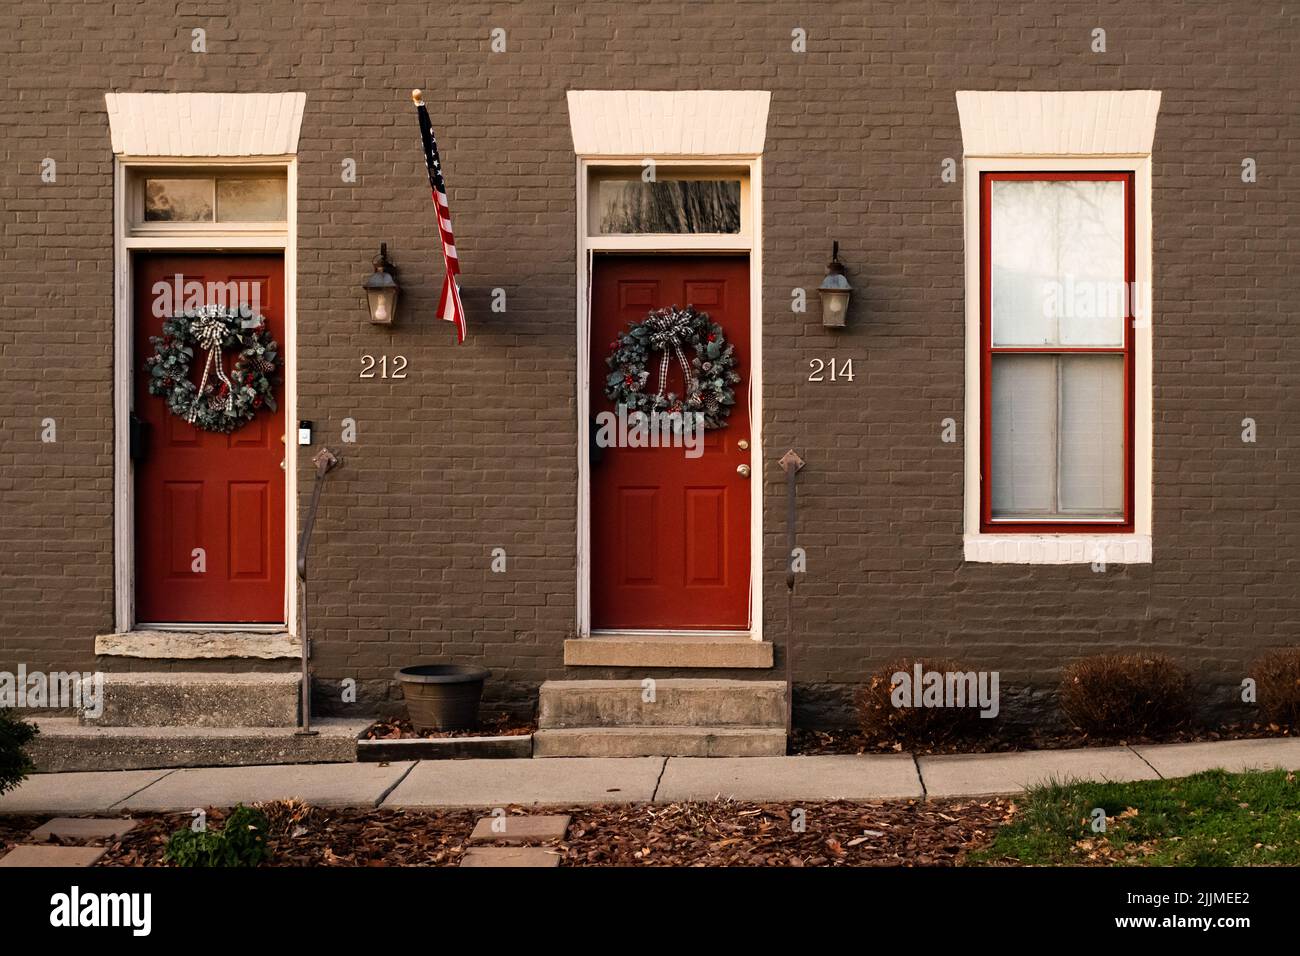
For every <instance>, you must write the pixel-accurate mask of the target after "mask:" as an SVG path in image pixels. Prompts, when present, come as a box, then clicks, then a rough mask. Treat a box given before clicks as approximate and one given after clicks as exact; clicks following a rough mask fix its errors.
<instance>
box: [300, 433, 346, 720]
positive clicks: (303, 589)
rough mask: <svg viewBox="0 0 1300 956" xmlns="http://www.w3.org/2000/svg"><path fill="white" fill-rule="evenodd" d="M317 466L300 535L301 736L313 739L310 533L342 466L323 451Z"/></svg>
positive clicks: (330, 453)
mask: <svg viewBox="0 0 1300 956" xmlns="http://www.w3.org/2000/svg"><path fill="white" fill-rule="evenodd" d="M311 460H312V463H313V464H314V465H315V466H316V484H315V485H314V486H313V487H312V490H311V505H310V507H308V509H307V520H306V521H304V522H303V525H302V531H301V532H300V533H299V534H298V582H299V583H298V599H299V602H300V603H299V607H298V638H299V641H300V642H301V644H302V704H301V707H300V710H301V718H300V720H299V727H298V731H297V732H298V734H299V735H302V736H311V735H314V734H315V733H316V731H314V730H312V729H311V663H310V661H311V638H310V637H309V636H308V633H307V548H308V547H309V546H310V545H311V533H312V531H313V530H314V529H315V527H316V510H317V509H318V508H319V507H320V494H321V491H322V490H323V488H324V487H325V476H326V475H328V474H329V473H330V472H331V471H332V470H334V469H335V468H337V467H338V466H339V465H341V464H343V461H342V459H340V458H339V457H338V456H337V455H335V454H334V452H332V451H330V450H329V449H328V448H321V450H320V451H318V452H316V454H315V455H313V456H312V459H311Z"/></svg>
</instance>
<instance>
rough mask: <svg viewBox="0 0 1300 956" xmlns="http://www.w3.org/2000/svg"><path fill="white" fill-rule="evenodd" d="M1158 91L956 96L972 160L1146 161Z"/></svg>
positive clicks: (975, 92) (964, 145)
mask: <svg viewBox="0 0 1300 956" xmlns="http://www.w3.org/2000/svg"><path fill="white" fill-rule="evenodd" d="M1159 109H1160V92H1159V90H1096V91H1086V92H1084V91H1068V92H1051V93H1046V92H1016V93H1004V92H1001V91H991V90H958V91H957V114H958V116H959V117H960V119H961V141H962V150H963V152H964V154H965V156H966V157H967V158H968V159H969V158H970V157H972V156H1150V155H1151V143H1152V140H1154V138H1155V133H1156V113H1157V112H1158V111H1159Z"/></svg>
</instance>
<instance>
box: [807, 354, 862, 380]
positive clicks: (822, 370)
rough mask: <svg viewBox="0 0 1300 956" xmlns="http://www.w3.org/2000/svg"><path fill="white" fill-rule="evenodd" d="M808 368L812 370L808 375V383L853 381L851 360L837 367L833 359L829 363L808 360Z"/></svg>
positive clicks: (819, 360) (846, 360)
mask: <svg viewBox="0 0 1300 956" xmlns="http://www.w3.org/2000/svg"><path fill="white" fill-rule="evenodd" d="M808 367H809V368H810V369H812V371H811V372H809V373H808V381H810V382H838V381H841V380H843V381H845V382H851V381H853V359H845V360H844V361H842V362H840V363H839V365H838V366H837V365H836V364H835V359H833V358H832V359H830V360H829V361H822V360H821V359H809V360H808Z"/></svg>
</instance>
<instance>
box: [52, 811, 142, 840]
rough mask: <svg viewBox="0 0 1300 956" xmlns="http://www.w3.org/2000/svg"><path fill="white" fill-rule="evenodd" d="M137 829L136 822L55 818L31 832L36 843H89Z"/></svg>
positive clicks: (97, 818) (95, 818) (88, 818)
mask: <svg viewBox="0 0 1300 956" xmlns="http://www.w3.org/2000/svg"><path fill="white" fill-rule="evenodd" d="M134 827H135V821H134V820H114V819H105V818H103V817H55V818H54V819H53V820H51V821H50V822H49V823H43V824H41V825H40V826H39V827H37V828H36V829H35V830H33V831H32V832H31V839H32V840H33V841H35V842H36V843H48V842H50V840H51V839H54V840H62V841H65V842H66V841H70V840H71V841H77V842H82V843H84V842H87V841H89V840H114V839H116V838H117V837H120V836H121V835H122V834H123V833H128V832H130V831H131V829H132V828H134Z"/></svg>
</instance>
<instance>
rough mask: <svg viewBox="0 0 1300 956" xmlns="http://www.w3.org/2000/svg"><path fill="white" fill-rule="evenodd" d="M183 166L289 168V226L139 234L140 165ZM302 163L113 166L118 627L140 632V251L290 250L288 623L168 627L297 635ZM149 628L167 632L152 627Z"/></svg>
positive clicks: (138, 161)
mask: <svg viewBox="0 0 1300 956" xmlns="http://www.w3.org/2000/svg"><path fill="white" fill-rule="evenodd" d="M167 166H170V167H176V168H177V169H178V171H179V170H181V169H183V170H185V171H187V172H197V171H201V170H204V169H214V168H222V167H225V168H230V167H238V168H240V169H241V170H246V169H250V168H257V167H263V168H267V169H277V170H284V173H285V177H286V180H287V183H286V188H287V192H288V204H287V206H288V208H287V211H286V221H285V224H284V226H283V227H281V226H279V225H278V224H277V225H276V226H275V227H274V228H269V229H259V228H248V227H244V228H239V227H229V226H228V227H224V228H223V227H222V226H221V225H220V224H214V225H212V226H211V227H210V228H209V227H208V226H206V225H205V226H204V227H202V228H201V229H192V230H187V231H184V232H181V231H175V232H172V233H170V234H165V235H164V234H158V235H133V234H132V228H131V210H130V209H129V208H128V201H129V187H130V183H129V174H130V172H131V171H132V170H133V168H137V167H152V168H157V167H167ZM297 184H298V162H297V157H296V156H293V155H284V156H256V157H227V156H212V157H192V156H186V157H184V158H169V157H158V156H141V157H132V156H122V155H119V156H117V157H115V160H114V167H113V426H114V428H113V433H114V440H113V502H114V507H113V540H114V547H113V583H114V595H115V597H114V629H115V630H116V631H117V632H118V633H124V632H127V631H131V630H134V629H135V627H136V619H135V469H134V467H133V463H132V461H131V454H130V415H131V408H132V402H133V398H134V389H133V376H134V374H135V371H136V370H135V369H134V368H133V367H132V365H133V361H134V359H133V354H134V353H133V348H132V346H133V342H132V330H133V328H134V315H133V313H132V308H133V306H132V303H133V289H132V278H133V265H134V261H133V260H134V254H135V253H137V252H233V251H238V252H279V253H283V255H284V356H285V361H284V421H285V442H284V462H285V467H284V472H285V474H284V482H285V498H284V520H285V537H284V544H285V556H284V571H285V581H284V604H285V607H284V623H282V624H281V623H275V624H265V625H254V624H177V625H163V627H165V628H167V629H169V630H170V629H175V630H185V631H217V630H230V631H242V632H249V631H285V630H287V631H288V632H289V634H290V635H296V634H297V632H298V613H297V612H298V602H297V601H296V600H295V595H296V593H297V591H296V566H297V538H298V507H297V494H298V481H297V461H298V443H297V441H296V440H295V437H296V434H297V432H296V429H295V427H294V424H293V423H294V422H296V421H297V420H298V354H297V299H298V295H297V276H298V205H297V195H298V189H297ZM150 629H152V630H158V629H161V628H160V627H159V626H158V625H156V624H152V623H151V624H150Z"/></svg>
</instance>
